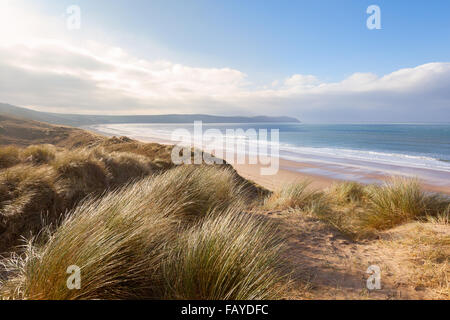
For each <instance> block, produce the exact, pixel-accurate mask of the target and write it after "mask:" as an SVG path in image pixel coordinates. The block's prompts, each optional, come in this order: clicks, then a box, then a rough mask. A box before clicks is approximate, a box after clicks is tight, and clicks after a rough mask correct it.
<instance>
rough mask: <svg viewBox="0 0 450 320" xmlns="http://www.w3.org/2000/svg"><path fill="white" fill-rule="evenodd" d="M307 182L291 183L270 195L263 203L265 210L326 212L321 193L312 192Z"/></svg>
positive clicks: (325, 204) (324, 201)
mask: <svg viewBox="0 0 450 320" xmlns="http://www.w3.org/2000/svg"><path fill="white" fill-rule="evenodd" d="M310 184H311V182H310V181H309V180H303V181H300V182H298V183H293V184H289V185H287V186H285V187H284V188H282V189H280V190H277V191H275V192H274V193H272V194H271V195H270V196H269V197H268V198H267V199H266V200H265V202H264V208H265V209H267V210H273V209H278V210H285V209H289V208H292V209H301V210H302V211H310V212H318V211H322V210H326V208H327V203H326V200H325V199H324V198H323V196H324V195H323V193H322V192H320V191H317V190H314V189H312V188H311V186H310Z"/></svg>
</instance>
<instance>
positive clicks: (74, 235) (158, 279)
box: [0, 167, 281, 299]
mask: <svg viewBox="0 0 450 320" xmlns="http://www.w3.org/2000/svg"><path fill="white" fill-rule="evenodd" d="M213 171H215V174H214V172H213ZM228 174H229V173H228V172H227V171H224V170H220V169H218V168H214V167H207V168H205V167H194V168H192V167H190V168H189V169H188V168H177V169H175V170H172V172H170V173H169V172H167V173H165V174H163V175H161V176H156V177H152V178H146V179H143V180H141V181H139V182H136V183H135V184H132V185H130V186H128V187H126V188H124V189H121V190H118V191H115V192H112V193H110V194H108V195H105V196H103V197H102V198H100V199H98V200H89V201H87V202H85V203H84V204H82V205H80V206H78V207H77V208H76V209H75V210H74V211H73V212H72V213H71V214H70V215H69V216H68V217H67V218H66V219H65V220H64V221H63V223H62V224H61V226H60V227H59V228H57V230H56V231H55V232H54V233H53V234H52V235H50V237H49V240H48V241H47V242H46V243H45V244H43V245H40V246H39V245H38V246H34V245H33V244H32V243H31V244H30V245H29V246H28V249H27V250H26V251H25V252H24V253H23V254H22V255H13V256H12V257H11V258H9V259H6V260H4V262H3V265H4V267H5V268H6V272H7V273H8V275H9V276H8V278H7V279H6V280H5V281H3V283H2V284H1V288H0V295H1V296H2V297H3V298H4V299H159V298H169V297H170V298H179V299H184V298H199V297H201V298H204V299H257V298H267V297H271V298H277V297H278V296H277V294H278V292H279V291H277V289H276V288H275V286H276V285H277V286H278V285H279V280H280V279H281V278H280V276H279V273H278V272H277V265H278V264H279V263H280V258H279V256H278V254H279V252H280V249H281V243H280V240H279V239H278V237H277V236H276V229H275V227H274V226H272V225H270V224H268V223H267V222H265V221H263V220H260V219H257V218H256V217H255V216H252V215H248V214H244V213H242V210H241V209H239V208H234V209H233V208H231V207H228V206H224V205H223V204H221V203H219V202H217V203H216V202H211V201H212V198H208V197H207V196H206V195H204V194H202V192H203V189H201V188H200V189H199V190H198V191H197V192H194V196H200V198H199V200H200V205H195V203H194V202H195V199H194V196H192V195H189V194H188V193H187V192H186V193H182V194H177V193H166V194H165V196H161V193H160V194H155V192H154V191H155V190H158V189H160V188H161V185H160V183H161V182H162V181H168V182H166V185H165V186H164V187H165V188H168V189H170V187H171V184H176V183H177V182H178V180H183V181H187V182H190V183H191V186H192V187H193V186H197V187H198V188H199V187H200V185H199V183H200V182H209V187H212V186H213V185H214V184H215V185H216V186H217V187H218V185H219V183H223V182H224V181H229V180H228V179H229V177H228ZM164 175H165V179H162V178H160V177H162V176H164ZM177 177H178V179H176V178H177ZM202 177H203V179H205V180H202ZM212 177H215V178H217V181H215V180H211V179H210V178H212ZM219 178H220V179H219ZM173 188H174V189H173V191H176V190H178V187H177V186H175V187H173ZM194 191H195V190H194ZM223 191H229V190H228V189H226V188H225V189H220V191H219V192H223ZM216 195H217V196H218V195H219V194H216ZM221 195H222V196H225V195H224V194H221ZM194 205H195V206H194ZM230 205H231V203H230ZM211 211H214V214H212V213H211ZM194 212H195V213H196V215H197V216H200V217H202V218H201V219H198V220H197V222H196V223H194V224H192V225H191V224H185V223H184V221H185V218H186V214H187V213H194ZM70 265H77V266H79V267H80V268H81V289H80V290H68V289H67V286H66V281H67V277H68V275H67V273H66V271H67V267H68V266H70ZM175 280H176V281H175ZM195 290H198V291H197V293H195Z"/></svg>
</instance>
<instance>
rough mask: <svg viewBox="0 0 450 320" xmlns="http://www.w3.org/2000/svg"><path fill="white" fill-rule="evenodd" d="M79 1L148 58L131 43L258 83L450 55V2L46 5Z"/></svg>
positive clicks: (137, 0) (90, 16)
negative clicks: (373, 11) (374, 23)
mask: <svg viewBox="0 0 450 320" xmlns="http://www.w3.org/2000/svg"><path fill="white" fill-rule="evenodd" d="M56 3H57V4H56ZM74 3H77V4H79V5H80V7H81V8H82V12H83V14H84V23H86V24H87V25H88V27H99V26H100V27H101V28H102V29H104V30H108V33H110V34H117V35H118V36H117V39H115V40H116V41H117V42H118V45H120V44H123V42H122V41H123V40H124V37H125V39H126V37H127V35H130V36H131V37H133V38H134V37H137V38H139V39H142V40H143V41H145V40H147V41H149V42H152V43H156V44H159V45H160V46H161V47H162V48H161V50H158V51H160V52H148V51H147V47H146V45H145V43H136V42H133V41H129V43H128V47H129V49H131V50H132V51H133V52H135V53H136V54H139V55H141V56H145V57H148V58H164V59H167V58H169V59H173V60H176V61H178V62H180V63H184V64H189V65H195V66H199V67H217V66H219V67H231V68H236V69H238V70H241V71H244V72H246V73H247V74H249V75H252V74H255V75H257V76H258V77H261V76H262V77H265V76H266V75H267V76H268V77H273V76H288V75H290V74H293V73H301V74H315V75H317V76H319V77H321V78H323V79H328V80H339V79H341V78H343V77H345V76H348V75H350V74H352V73H354V72H374V73H377V74H385V73H389V72H392V71H395V70H397V69H400V68H405V67H414V66H417V65H420V64H424V63H427V62H431V61H447V60H449V56H450V20H449V13H450V2H449V1H411V0H410V1H404V0H395V1H392V0H390V1H375V2H374V1H373V0H371V1H364V0H343V1H337V0H332V1H320V0H319V1H317V0H314V1H313V0H311V1H286V0H282V1H259V0H249V1H236V0H231V1H211V0H209V1H208V0H201V1H198V0H190V1H180V0H156V1H155V0H153V1H148V0H134V1H132V2H130V1H124V0H114V1H108V0H95V1H92V0H78V1H73V0H68V1H58V2H56V1H54V0H47V1H44V4H45V6H43V8H45V11H46V12H48V13H49V14H58V13H62V12H64V9H65V8H66V7H67V6H68V5H70V4H74ZM371 4H377V5H378V6H379V7H380V8H381V13H382V28H383V29H382V30H368V29H367V27H366V19H367V17H368V16H369V15H368V14H367V13H366V8H367V7H368V6H369V5H371ZM113 38H114V37H113ZM125 42H127V41H126V40H125Z"/></svg>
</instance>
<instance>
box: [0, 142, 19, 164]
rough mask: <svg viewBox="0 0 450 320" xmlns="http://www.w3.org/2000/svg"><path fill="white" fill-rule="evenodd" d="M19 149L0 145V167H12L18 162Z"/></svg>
mask: <svg viewBox="0 0 450 320" xmlns="http://www.w3.org/2000/svg"><path fill="white" fill-rule="evenodd" d="M19 156H20V154H19V149H18V148H16V147H13V146H7V147H0V169H4V168H9V167H12V166H14V165H16V164H18V163H19V162H20V157H19Z"/></svg>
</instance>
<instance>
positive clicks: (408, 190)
mask: <svg viewBox="0 0 450 320" xmlns="http://www.w3.org/2000/svg"><path fill="white" fill-rule="evenodd" d="M449 208H450V198H449V197H445V196H443V195H439V194H434V193H428V192H425V191H423V189H422V188H421V186H420V183H419V181H418V180H417V179H406V178H392V179H391V180H389V181H387V182H386V183H385V184H383V185H367V186H365V185H362V184H359V183H356V182H342V183H335V184H333V185H332V186H331V187H330V188H328V189H327V190H325V192H324V193H323V192H319V191H315V190H312V189H311V188H310V187H309V182H308V181H302V182H300V183H298V184H293V185H288V186H286V187H284V188H283V189H281V190H278V191H276V192H274V193H273V194H272V195H271V196H270V197H268V198H267V199H266V201H265V204H264V206H263V209H264V210H273V209H279V210H285V209H298V210H300V211H301V212H303V213H305V212H306V213H310V214H313V215H315V216H316V217H318V218H319V219H321V220H323V221H325V222H327V223H329V224H330V225H332V226H333V227H335V228H336V229H338V230H339V231H341V232H342V233H343V234H345V235H347V236H349V237H350V238H353V239H358V238H366V237H371V236H373V235H374V234H376V233H377V232H378V231H381V230H386V229H389V228H392V227H395V226H397V225H399V224H402V223H405V222H408V221H413V220H423V219H428V220H431V219H434V220H439V221H443V220H446V219H447V220H448V211H449V210H450V209H449Z"/></svg>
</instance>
